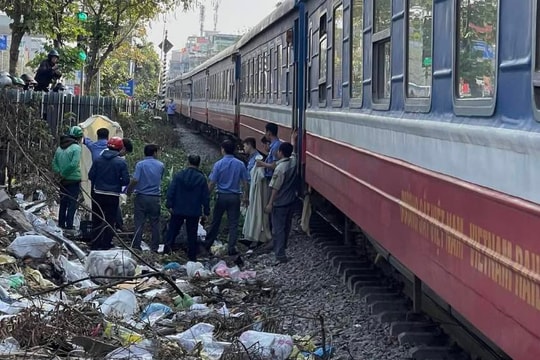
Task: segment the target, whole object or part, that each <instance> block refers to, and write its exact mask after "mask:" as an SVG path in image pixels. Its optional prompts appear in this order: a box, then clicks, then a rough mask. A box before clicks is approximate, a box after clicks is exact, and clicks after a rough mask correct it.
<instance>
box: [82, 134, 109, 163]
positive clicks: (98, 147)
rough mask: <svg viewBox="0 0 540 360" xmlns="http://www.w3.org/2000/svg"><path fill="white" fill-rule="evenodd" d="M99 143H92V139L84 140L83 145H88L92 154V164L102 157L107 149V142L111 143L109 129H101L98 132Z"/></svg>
mask: <svg viewBox="0 0 540 360" xmlns="http://www.w3.org/2000/svg"><path fill="white" fill-rule="evenodd" d="M96 135H97V141H92V140H91V139H90V138H84V141H83V144H84V145H86V147H87V148H88V150H90V154H92V162H94V161H96V159H97V158H98V157H100V155H101V153H102V152H103V150H105V149H107V141H109V129H107V128H101V129H98V131H97V132H96Z"/></svg>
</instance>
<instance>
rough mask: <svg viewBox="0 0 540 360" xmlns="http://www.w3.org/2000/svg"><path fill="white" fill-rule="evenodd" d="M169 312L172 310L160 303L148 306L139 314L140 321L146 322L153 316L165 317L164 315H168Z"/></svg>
mask: <svg viewBox="0 0 540 360" xmlns="http://www.w3.org/2000/svg"><path fill="white" fill-rule="evenodd" d="M171 312H172V309H171V308H170V307H168V306H167V305H164V304H161V303H152V304H148V306H147V307H146V308H145V309H144V311H143V312H142V314H141V320H147V319H148V318H149V317H150V315H154V314H161V315H166V314H170V313H171Z"/></svg>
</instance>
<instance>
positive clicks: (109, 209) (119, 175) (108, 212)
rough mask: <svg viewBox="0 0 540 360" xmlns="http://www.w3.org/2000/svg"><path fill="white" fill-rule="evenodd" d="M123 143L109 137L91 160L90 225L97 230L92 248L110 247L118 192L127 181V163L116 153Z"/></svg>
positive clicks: (89, 176) (116, 138) (105, 248)
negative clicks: (97, 154)
mask: <svg viewBox="0 0 540 360" xmlns="http://www.w3.org/2000/svg"><path fill="white" fill-rule="evenodd" d="M123 147H124V144H123V142H122V139H121V138H119V137H116V136H114V137H112V138H110V139H109V140H108V142H107V149H106V150H104V151H103V153H102V154H101V156H100V157H98V158H97V159H96V161H94V162H93V163H92V167H90V172H89V173H88V179H89V180H90V181H91V182H92V191H93V201H92V213H93V216H92V228H93V231H94V234H96V238H95V239H94V242H93V243H92V245H91V247H90V248H91V249H92V250H109V249H110V248H112V246H113V245H112V239H113V236H114V232H113V226H114V223H115V221H116V214H117V211H118V202H119V198H120V193H121V192H122V186H126V185H128V184H129V172H128V167H127V163H126V162H125V161H124V160H122V159H120V157H119V155H120V151H121V150H122V148H123Z"/></svg>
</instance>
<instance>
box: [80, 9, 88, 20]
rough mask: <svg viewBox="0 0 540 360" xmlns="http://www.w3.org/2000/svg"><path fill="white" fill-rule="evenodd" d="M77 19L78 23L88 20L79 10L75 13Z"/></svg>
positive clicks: (85, 14) (86, 15)
mask: <svg viewBox="0 0 540 360" xmlns="http://www.w3.org/2000/svg"><path fill="white" fill-rule="evenodd" d="M77 19H79V21H83V22H84V21H86V20H88V14H87V13H85V12H84V11H82V10H81V11H79V12H78V13H77Z"/></svg>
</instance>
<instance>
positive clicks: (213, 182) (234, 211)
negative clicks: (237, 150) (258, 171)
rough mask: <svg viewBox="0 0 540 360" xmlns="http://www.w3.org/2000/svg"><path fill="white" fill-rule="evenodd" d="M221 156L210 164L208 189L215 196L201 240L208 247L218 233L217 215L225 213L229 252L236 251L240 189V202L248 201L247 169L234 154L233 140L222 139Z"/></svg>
mask: <svg viewBox="0 0 540 360" xmlns="http://www.w3.org/2000/svg"><path fill="white" fill-rule="evenodd" d="M221 153H222V154H223V158H222V159H221V160H219V161H218V162H216V163H215V164H214V167H213V169H212V172H211V173H210V182H209V184H208V187H209V190H210V192H212V191H213V190H214V188H217V199H216V204H215V206H214V212H213V214H212V225H211V226H210V231H209V232H208V234H207V236H206V242H205V244H204V246H205V248H206V250H207V251H210V248H211V247H212V244H213V243H214V241H215V240H216V238H217V236H218V234H219V227H220V225H221V218H222V217H223V214H224V213H225V212H226V213H227V220H228V225H229V244H228V253H229V255H230V256H232V255H237V254H238V252H237V251H236V241H237V240H238V223H239V220H240V204H241V198H240V197H241V196H242V189H241V187H242V186H243V188H244V191H245V192H244V199H243V201H244V203H245V204H246V205H249V182H248V179H249V178H248V173H247V169H246V166H245V165H244V163H243V162H242V161H240V160H238V159H236V158H235V157H234V155H233V154H234V143H233V142H232V141H230V140H225V141H224V142H222V143H221Z"/></svg>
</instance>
